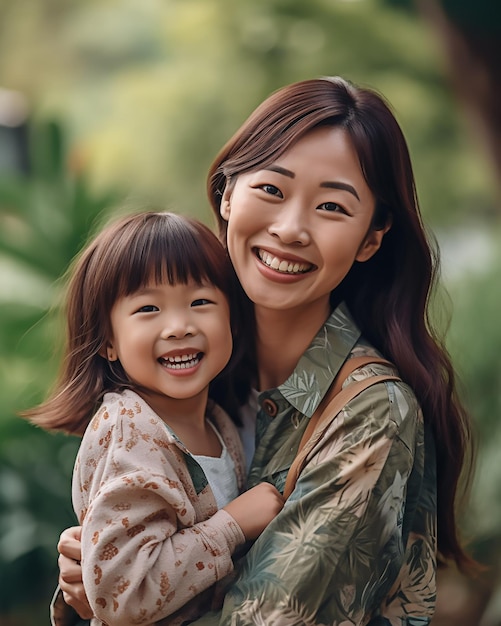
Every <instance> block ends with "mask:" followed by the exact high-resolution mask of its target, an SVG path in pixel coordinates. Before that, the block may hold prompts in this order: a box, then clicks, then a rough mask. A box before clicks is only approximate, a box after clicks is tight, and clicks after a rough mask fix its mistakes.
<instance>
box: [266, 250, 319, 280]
mask: <svg viewBox="0 0 501 626" xmlns="http://www.w3.org/2000/svg"><path fill="white" fill-rule="evenodd" d="M256 254H257V256H258V258H259V259H260V260H261V261H262V262H263V263H264V265H266V266H267V267H270V268H271V269H273V270H276V271H277V272H280V273H281V274H293V275H294V274H305V273H306V272H311V271H312V270H314V269H315V266H314V265H312V264H311V263H305V262H303V261H296V260H292V259H285V258H283V257H282V256H280V255H278V256H277V255H275V254H273V253H271V252H267V251H266V250H263V249H262V248H257V250H256Z"/></svg>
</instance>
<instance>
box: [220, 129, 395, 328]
mask: <svg viewBox="0 0 501 626" xmlns="http://www.w3.org/2000/svg"><path fill="white" fill-rule="evenodd" d="M374 207H375V200H374V196H373V194H372V192H371V190H370V189H369V187H368V186H367V183H366V182H365V179H364V177H363V174H362V170H361V168H360V163H359V160H358V156H357V153H356V151H355V149H354V148H353V146H352V143H351V140H350V138H349V135H348V134H347V133H346V132H345V131H343V130H342V129H340V128H336V127H322V128H317V129H314V130H312V131H310V132H309V133H308V134H306V135H305V136H304V137H302V138H301V139H300V140H298V141H297V142H296V143H295V144H294V145H293V146H292V147H291V148H290V149H289V150H288V151H287V152H285V153H284V154H283V155H282V156H281V157H279V158H278V159H277V161H275V162H274V163H272V164H271V165H269V166H267V167H265V168H264V169H261V170H254V171H251V172H246V173H243V174H240V175H239V176H238V177H237V179H236V181H235V183H234V185H232V186H228V187H227V188H226V190H225V192H224V194H223V200H222V203H221V216H222V217H223V219H225V220H227V222H228V233H227V242H228V251H229V254H230V257H231V260H232V262H233V265H234V267H235V270H236V273H237V275H238V278H239V279H240V282H241V283H242V286H243V288H244V290H245V291H246V293H247V295H248V296H249V298H250V299H251V300H252V301H253V302H254V304H255V305H256V307H264V308H270V309H280V310H291V309H296V308H297V309H298V311H299V310H302V309H304V307H307V308H308V309H311V310H312V312H313V309H314V308H317V307H318V310H319V312H322V314H323V315H324V319H325V315H326V314H327V313H328V309H329V296H330V293H331V291H332V290H333V289H335V288H336V287H337V286H338V285H339V284H340V282H341V281H342V280H343V278H344V277H345V276H346V274H347V273H348V271H349V270H350V268H351V266H352V265H353V263H354V261H361V262H363V261H366V260H367V259H369V258H370V257H371V256H372V255H373V254H374V253H375V252H376V251H377V250H378V248H379V246H380V245H381V240H382V237H383V235H384V233H385V232H386V231H385V230H377V231H375V230H372V229H371V228H370V226H371V220H372V217H373V214H374Z"/></svg>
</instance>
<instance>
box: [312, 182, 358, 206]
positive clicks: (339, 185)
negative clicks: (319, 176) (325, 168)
mask: <svg viewBox="0 0 501 626" xmlns="http://www.w3.org/2000/svg"><path fill="white" fill-rule="evenodd" d="M320 187H327V188H328V189H341V190H343V191H348V192H349V193H351V194H352V195H354V196H355V198H356V199H357V200H358V201H359V202H360V198H359V195H358V193H357V190H356V189H355V187H353V186H352V185H349V184H348V183H342V182H341V181H337V180H332V181H330V180H328V181H325V182H324V183H320Z"/></svg>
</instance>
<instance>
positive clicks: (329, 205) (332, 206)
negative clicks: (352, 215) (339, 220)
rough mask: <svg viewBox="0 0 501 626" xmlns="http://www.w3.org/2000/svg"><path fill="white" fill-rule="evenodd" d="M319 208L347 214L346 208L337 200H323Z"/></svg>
mask: <svg viewBox="0 0 501 626" xmlns="http://www.w3.org/2000/svg"><path fill="white" fill-rule="evenodd" d="M318 208H319V209H320V210H322V211H327V212H329V213H345V214H347V212H346V211H345V209H344V208H343V207H342V206H341V205H340V204H337V202H323V203H322V204H321V205H320V206H319V207H318Z"/></svg>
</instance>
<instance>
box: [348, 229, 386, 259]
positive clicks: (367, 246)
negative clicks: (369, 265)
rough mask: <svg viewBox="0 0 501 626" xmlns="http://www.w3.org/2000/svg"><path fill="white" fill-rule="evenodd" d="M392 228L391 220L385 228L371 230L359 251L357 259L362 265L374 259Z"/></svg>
mask: <svg viewBox="0 0 501 626" xmlns="http://www.w3.org/2000/svg"><path fill="white" fill-rule="evenodd" d="M390 228H391V220H388V221H387V223H386V224H385V225H384V226H383V228H378V229H377V230H376V229H375V228H371V230H370V232H369V234H368V235H367V237H366V238H365V239H364V241H363V242H362V245H361V246H360V248H359V249H358V252H357V256H356V257H355V259H356V260H357V261H359V262H360V263H363V262H364V261H368V260H369V259H370V258H371V257H373V256H374V255H375V254H376V252H377V251H378V250H379V248H380V247H381V244H382V243H383V237H384V236H385V235H386V233H387V232H388V231H389V230H390Z"/></svg>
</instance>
